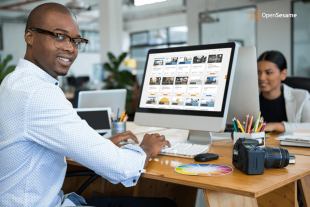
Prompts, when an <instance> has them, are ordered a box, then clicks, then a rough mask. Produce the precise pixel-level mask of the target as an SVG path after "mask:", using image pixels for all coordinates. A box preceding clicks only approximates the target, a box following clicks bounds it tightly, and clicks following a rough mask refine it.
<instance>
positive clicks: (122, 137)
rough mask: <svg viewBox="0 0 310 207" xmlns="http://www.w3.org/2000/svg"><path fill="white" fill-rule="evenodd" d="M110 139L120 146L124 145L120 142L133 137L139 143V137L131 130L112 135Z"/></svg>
mask: <svg viewBox="0 0 310 207" xmlns="http://www.w3.org/2000/svg"><path fill="white" fill-rule="evenodd" d="M109 139H110V140H111V142H113V143H114V144H115V145H116V146H118V147H121V146H122V145H120V144H119V143H120V142H122V141H125V140H127V139H132V140H133V141H135V142H136V143H139V141H138V139H137V137H136V136H135V135H134V134H133V133H132V132H131V131H126V132H123V133H119V134H116V135H114V136H112V137H110V138H109Z"/></svg>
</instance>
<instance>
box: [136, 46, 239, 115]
mask: <svg viewBox="0 0 310 207" xmlns="http://www.w3.org/2000/svg"><path fill="white" fill-rule="evenodd" d="M167 50H169V49H165V50H151V51H150V52H149V54H148V60H147V63H146V68H145V71H144V79H143V85H142V91H141V94H140V100H139V104H138V111H139V112H155V113H156V112H157V113H158V112H159V113H167V114H184V115H198V116H206V115H207V116H219V117H220V116H221V115H222V113H223V109H224V104H225V98H226V95H227V94H226V93H227V84H228V80H229V75H230V70H229V68H230V67H231V62H232V61H231V59H232V55H233V54H232V53H233V50H234V47H227V44H226V47H225V48H220V47H219V48H216V45H211V46H210V45H209V48H203V46H192V47H185V48H184V51H182V48H179V49H176V51H175V50H174V51H167ZM170 50H171V49H170ZM178 50H179V51H178ZM176 111H177V112H176Z"/></svg>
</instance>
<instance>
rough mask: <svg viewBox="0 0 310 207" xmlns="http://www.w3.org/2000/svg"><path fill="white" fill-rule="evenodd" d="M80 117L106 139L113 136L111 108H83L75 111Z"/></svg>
mask: <svg viewBox="0 0 310 207" xmlns="http://www.w3.org/2000/svg"><path fill="white" fill-rule="evenodd" d="M75 110H76V112H77V114H78V115H79V117H80V118H81V119H83V120H85V121H86V122H87V123H88V125H89V126H90V127H91V128H93V129H94V130H95V131H96V132H98V133H99V134H100V135H101V136H103V137H104V138H109V137H111V136H112V126H111V118H110V117H111V108H110V107H105V108H81V109H75Z"/></svg>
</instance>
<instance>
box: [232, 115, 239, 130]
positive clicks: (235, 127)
mask: <svg viewBox="0 0 310 207" xmlns="http://www.w3.org/2000/svg"><path fill="white" fill-rule="evenodd" d="M234 120H235V118H233V120H232V122H233V125H234V129H235V132H238V129H237V126H236V123H235V121H234Z"/></svg>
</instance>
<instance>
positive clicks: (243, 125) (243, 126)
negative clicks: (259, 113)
mask: <svg viewBox="0 0 310 207" xmlns="http://www.w3.org/2000/svg"><path fill="white" fill-rule="evenodd" d="M242 128H243V130H244V132H245V121H243V123H242Z"/></svg>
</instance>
